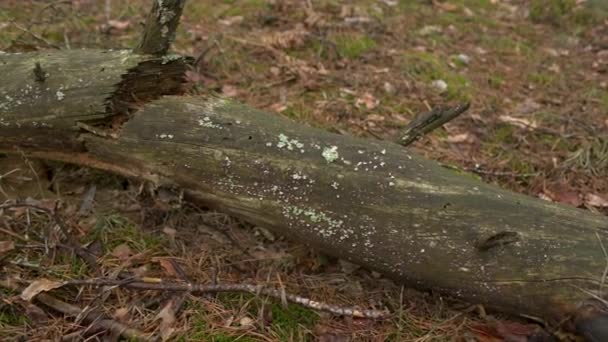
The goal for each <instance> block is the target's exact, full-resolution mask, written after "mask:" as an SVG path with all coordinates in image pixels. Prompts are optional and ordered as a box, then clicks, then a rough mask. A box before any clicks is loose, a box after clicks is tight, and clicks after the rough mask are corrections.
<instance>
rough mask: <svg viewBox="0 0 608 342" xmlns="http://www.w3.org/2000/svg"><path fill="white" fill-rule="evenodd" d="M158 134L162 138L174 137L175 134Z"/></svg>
mask: <svg viewBox="0 0 608 342" xmlns="http://www.w3.org/2000/svg"><path fill="white" fill-rule="evenodd" d="M156 136H157V137H159V138H161V139H173V134H167V133H161V134H157V135H156Z"/></svg>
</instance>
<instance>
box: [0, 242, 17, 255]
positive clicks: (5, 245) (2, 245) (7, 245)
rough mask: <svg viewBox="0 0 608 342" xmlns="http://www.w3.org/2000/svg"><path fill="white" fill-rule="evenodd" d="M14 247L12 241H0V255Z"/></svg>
mask: <svg viewBox="0 0 608 342" xmlns="http://www.w3.org/2000/svg"><path fill="white" fill-rule="evenodd" d="M13 249H15V244H14V243H13V241H0V256H2V254H5V253H7V252H10V251H12V250H13Z"/></svg>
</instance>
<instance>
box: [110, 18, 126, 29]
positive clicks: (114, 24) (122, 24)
mask: <svg viewBox="0 0 608 342" xmlns="http://www.w3.org/2000/svg"><path fill="white" fill-rule="evenodd" d="M129 26H131V22H130V21H128V20H108V28H111V29H115V30H118V31H123V30H126V29H128V28H129Z"/></svg>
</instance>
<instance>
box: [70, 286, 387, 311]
mask: <svg viewBox="0 0 608 342" xmlns="http://www.w3.org/2000/svg"><path fill="white" fill-rule="evenodd" d="M64 285H92V286H117V287H124V288H129V289H136V290H151V291H175V292H190V293H192V294H204V293H219V292H244V293H251V294H255V295H260V294H261V295H265V296H269V297H272V298H274V299H278V300H283V299H286V300H287V301H289V302H292V303H295V304H299V305H302V306H304V307H307V308H311V309H314V310H319V311H326V312H329V313H331V314H334V315H338V316H351V317H356V318H372V319H383V318H387V317H389V316H390V313H389V312H387V311H385V310H360V309H357V308H354V307H341V306H338V305H333V304H327V303H322V302H317V301H314V300H311V299H309V298H305V297H301V296H298V295H294V294H289V293H285V292H284V291H283V290H280V289H274V288H268V287H265V286H263V285H253V284H196V283H191V282H186V283H175V282H166V281H164V280H162V279H159V278H142V279H135V278H134V279H131V281H125V280H115V279H106V278H94V279H82V280H78V279H76V280H69V281H66V282H65V283H64Z"/></svg>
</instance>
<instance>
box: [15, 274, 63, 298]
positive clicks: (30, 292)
mask: <svg viewBox="0 0 608 342" xmlns="http://www.w3.org/2000/svg"><path fill="white" fill-rule="evenodd" d="M61 286H63V282H61V281H54V280H49V279H45V278H42V279H38V280H35V281H34V282H32V283H31V284H30V285H29V286H28V287H26V288H25V289H24V290H23V292H21V299H23V300H27V301H30V300H32V299H33V298H34V297H36V296H37V295H38V294H39V293H41V292H47V291H50V290H52V289H56V288H58V287H61Z"/></svg>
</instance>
